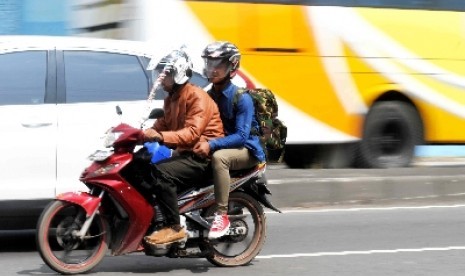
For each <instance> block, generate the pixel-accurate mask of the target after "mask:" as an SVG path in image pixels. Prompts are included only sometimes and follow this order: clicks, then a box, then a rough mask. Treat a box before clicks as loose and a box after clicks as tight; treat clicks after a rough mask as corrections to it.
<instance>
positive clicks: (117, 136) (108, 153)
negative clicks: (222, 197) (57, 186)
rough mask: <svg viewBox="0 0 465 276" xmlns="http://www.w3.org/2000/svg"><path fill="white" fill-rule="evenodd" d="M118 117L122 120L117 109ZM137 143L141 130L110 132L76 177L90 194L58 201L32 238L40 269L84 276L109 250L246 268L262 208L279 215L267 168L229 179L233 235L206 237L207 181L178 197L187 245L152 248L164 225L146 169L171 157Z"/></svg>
mask: <svg viewBox="0 0 465 276" xmlns="http://www.w3.org/2000/svg"><path fill="white" fill-rule="evenodd" d="M117 110H118V114H120V115H121V110H120V109H119V107H117ZM162 112H163V110H159V109H155V110H154V111H153V112H152V113H151V115H150V116H149V118H151V119H154V118H157V117H159V116H161V115H162V114H163V113H162ZM142 137H143V132H142V130H141V129H138V128H134V127H131V126H129V125H127V124H123V123H122V124H120V125H118V126H116V127H114V128H112V129H110V131H108V132H107V137H106V142H105V143H106V147H107V148H108V150H104V151H97V152H96V153H95V154H93V155H91V157H90V159H91V160H92V161H93V163H92V164H91V165H90V166H89V167H88V168H86V169H85V170H84V172H83V173H82V175H81V177H80V180H81V181H82V182H83V183H84V184H85V185H86V186H87V187H88V188H89V191H88V192H69V193H64V194H60V195H58V196H57V198H56V199H55V200H54V201H52V202H51V203H50V204H49V205H48V206H47V207H46V208H45V209H44V211H43V213H42V214H41V216H40V218H39V221H38V224H37V237H36V239H37V248H38V251H39V253H40V255H41V257H42V259H43V260H44V262H45V263H46V264H47V265H48V266H49V267H50V268H51V269H53V270H55V271H57V272H59V273H62V274H77V273H84V272H87V271H89V270H91V269H92V268H94V267H95V266H96V265H98V264H99V263H100V261H101V260H102V259H103V257H104V256H105V255H106V253H107V250H108V249H110V250H111V255H113V256H118V255H123V254H128V253H131V252H144V253H145V254H146V255H151V256H167V257H171V258H179V257H200V258H206V259H208V260H209V261H210V262H211V263H213V264H215V265H217V266H239V265H244V264H247V263H249V262H251V261H252V260H253V259H254V258H255V256H256V255H257V254H258V253H259V252H260V250H261V249H262V247H263V244H264V242H265V238H266V219H265V214H264V211H263V207H262V205H263V206H265V207H267V208H270V209H272V210H274V211H276V212H280V211H279V210H278V209H277V208H275V207H274V206H273V205H272V204H271V202H270V201H269V200H268V198H267V196H268V195H269V194H270V191H269V190H268V188H267V186H266V180H265V179H264V177H263V176H264V172H265V168H266V166H265V165H258V166H257V167H255V168H251V169H248V170H243V171H232V172H231V194H230V196H229V219H230V221H231V228H230V230H229V232H228V233H227V234H226V235H225V236H223V237H221V238H219V239H216V240H209V239H208V238H207V236H208V231H209V229H210V226H211V223H212V220H213V213H214V191H213V185H212V183H211V181H206V182H205V183H198V184H199V186H196V187H193V188H190V189H189V190H186V191H181V192H180V193H179V194H178V206H179V210H180V214H181V222H182V224H183V226H184V227H185V228H186V230H187V233H188V237H187V239H185V240H183V241H181V242H177V243H172V244H168V245H151V244H148V243H146V242H145V241H144V236H146V235H148V234H150V233H151V232H152V231H154V230H156V229H157V228H158V227H161V226H163V224H164V217H163V213H162V212H160V210H159V208H158V205H157V199H156V196H153V195H152V193H150V192H149V191H148V190H147V189H148V188H147V187H148V185H147V182H146V181H145V180H144V179H146V178H145V177H146V176H144V174H147V170H146V168H144V165H143V164H144V162H146V163H145V164H149V163H150V162H157V161H159V160H162V159H163V158H168V157H169V153H170V150H169V149H167V148H165V147H164V146H162V145H159V144H158V143H153V144H151V145H147V144H146V145H145V146H144V147H142V148H140V149H138V147H140V146H139V144H140V141H141V139H142ZM167 153H168V154H167ZM147 157H149V159H148V160H147ZM201 184H204V185H201Z"/></svg>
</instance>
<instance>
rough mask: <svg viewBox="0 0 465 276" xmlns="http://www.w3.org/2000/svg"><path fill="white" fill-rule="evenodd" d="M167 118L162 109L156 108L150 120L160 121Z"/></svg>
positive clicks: (151, 113)
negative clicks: (159, 119) (164, 117)
mask: <svg viewBox="0 0 465 276" xmlns="http://www.w3.org/2000/svg"><path fill="white" fill-rule="evenodd" d="M163 116H165V111H164V110H163V109H161V108H154V109H152V111H151V112H150V115H149V119H158V118H161V117H163Z"/></svg>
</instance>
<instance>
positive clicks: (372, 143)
mask: <svg viewBox="0 0 465 276" xmlns="http://www.w3.org/2000/svg"><path fill="white" fill-rule="evenodd" d="M422 142H423V125H422V121H421V119H420V116H419V114H418V112H417V110H416V109H415V107H414V106H412V105H411V104H409V103H406V102H400V101H390V102H379V103H376V104H375V105H374V106H373V107H372V108H371V109H370V111H369V112H368V114H367V117H366V121H365V126H364V130H363V138H362V141H361V142H360V145H359V156H358V157H359V158H358V160H357V161H358V162H359V163H360V165H361V166H362V167H368V168H397V167H406V166H408V165H409V164H410V163H411V161H412V159H413V156H414V150H415V145H418V144H421V143H422Z"/></svg>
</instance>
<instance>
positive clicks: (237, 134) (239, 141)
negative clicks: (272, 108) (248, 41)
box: [208, 83, 266, 162]
mask: <svg viewBox="0 0 465 276" xmlns="http://www.w3.org/2000/svg"><path fill="white" fill-rule="evenodd" d="M237 89H238V87H237V86H236V85H234V84H232V83H229V85H227V86H226V88H225V89H224V90H223V91H222V96H217V95H216V94H215V92H213V91H210V95H213V100H215V102H216V104H217V105H218V107H219V109H220V115H221V120H222V121H223V127H224V131H225V135H226V136H225V137H222V138H217V139H214V140H210V141H209V142H208V143H209V144H210V150H212V151H215V150H219V149H230V148H240V147H246V148H247V149H249V150H250V152H251V153H252V155H253V156H255V157H256V158H257V159H258V160H259V161H260V162H263V161H265V160H266V157H265V153H264V151H263V149H262V146H261V144H260V140H259V137H258V136H257V135H252V134H251V129H252V128H255V129H258V122H257V119H256V118H255V107H254V105H253V100H252V97H251V96H250V95H249V94H247V93H243V94H242V95H241V96H240V97H239V99H238V102H237V110H234V109H235V108H234V106H233V105H234V103H233V100H234V95H235V94H236V91H237ZM235 111H236V114H234V113H235Z"/></svg>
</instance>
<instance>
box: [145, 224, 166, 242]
mask: <svg viewBox="0 0 465 276" xmlns="http://www.w3.org/2000/svg"><path fill="white" fill-rule="evenodd" d="M169 230H171V227H163V228H162V229H160V230H157V231H154V232H153V233H152V234H150V236H145V237H144V240H145V241H146V242H149V243H156V241H157V240H159V239H161V238H162V237H164V236H165V235H166V233H168V232H169Z"/></svg>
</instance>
